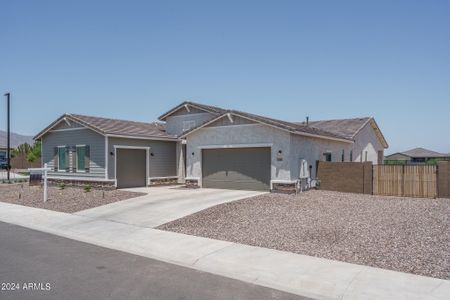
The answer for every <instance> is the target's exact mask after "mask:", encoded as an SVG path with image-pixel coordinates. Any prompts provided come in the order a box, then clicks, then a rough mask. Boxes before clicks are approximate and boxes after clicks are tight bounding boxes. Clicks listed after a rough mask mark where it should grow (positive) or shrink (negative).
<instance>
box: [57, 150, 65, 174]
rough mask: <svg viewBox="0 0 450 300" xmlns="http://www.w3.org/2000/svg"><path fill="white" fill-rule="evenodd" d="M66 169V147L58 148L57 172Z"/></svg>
mask: <svg viewBox="0 0 450 300" xmlns="http://www.w3.org/2000/svg"><path fill="white" fill-rule="evenodd" d="M66 167H67V157H66V147H65V146H59V147H58V171H65V170H66Z"/></svg>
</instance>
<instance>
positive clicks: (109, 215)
mask: <svg viewBox="0 0 450 300" xmlns="http://www.w3.org/2000/svg"><path fill="white" fill-rule="evenodd" d="M126 190H127V191H133V192H143V193H148V194H147V195H145V196H141V197H137V198H133V199H129V200H124V201H120V202H115V203H111V204H107V205H103V206H100V207H95V208H91V209H87V210H83V211H79V212H77V213H75V214H76V215H80V216H85V217H89V218H93V219H103V220H110V221H114V222H119V223H125V224H131V225H136V226H140V227H150V228H154V227H157V226H159V225H162V224H164V223H167V222H170V221H173V220H176V219H179V218H182V217H184V216H187V215H190V214H193V213H195V212H198V211H200V210H203V209H206V208H208V207H211V206H215V205H218V204H222V203H227V202H231V201H236V200H240V199H244V198H248V197H253V196H257V195H261V194H264V192H255V191H240V190H221V189H186V188H184V187H173V186H171V187H150V188H133V189H126Z"/></svg>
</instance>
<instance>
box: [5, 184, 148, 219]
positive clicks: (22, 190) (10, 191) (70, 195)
mask: <svg viewBox="0 0 450 300" xmlns="http://www.w3.org/2000/svg"><path fill="white" fill-rule="evenodd" d="M142 195H145V194H144V193H135V192H127V191H121V190H109V191H106V190H105V191H104V198H103V191H101V190H96V189H92V190H91V191H90V192H85V191H84V189H83V188H81V187H65V188H64V189H61V188H59V187H56V186H49V187H48V201H47V202H46V203H44V202H43V190H42V188H41V187H40V186H29V185H28V184H27V183H24V184H1V185H0V201H2V202H8V203H14V204H20V205H25V206H32V207H37V208H45V209H50V210H56V211H61V212H66V213H73V212H77V211H80V210H84V209H88V208H92V207H96V206H101V205H105V204H108V203H113V202H117V201H121V200H125V199H129V198H133V197H138V196H142Z"/></svg>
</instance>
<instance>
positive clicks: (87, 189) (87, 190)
mask: <svg viewBox="0 0 450 300" xmlns="http://www.w3.org/2000/svg"><path fill="white" fill-rule="evenodd" d="M84 191H85V192H86V193H89V192H90V191H92V186H91V185H90V184H86V185H85V186H84Z"/></svg>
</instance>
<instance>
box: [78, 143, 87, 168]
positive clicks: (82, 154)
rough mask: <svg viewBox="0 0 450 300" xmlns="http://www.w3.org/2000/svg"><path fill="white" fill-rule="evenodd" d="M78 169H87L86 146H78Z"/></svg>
mask: <svg viewBox="0 0 450 300" xmlns="http://www.w3.org/2000/svg"><path fill="white" fill-rule="evenodd" d="M76 163H77V165H76V167H77V170H78V171H85V170H86V146H80V147H77V161H76Z"/></svg>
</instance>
